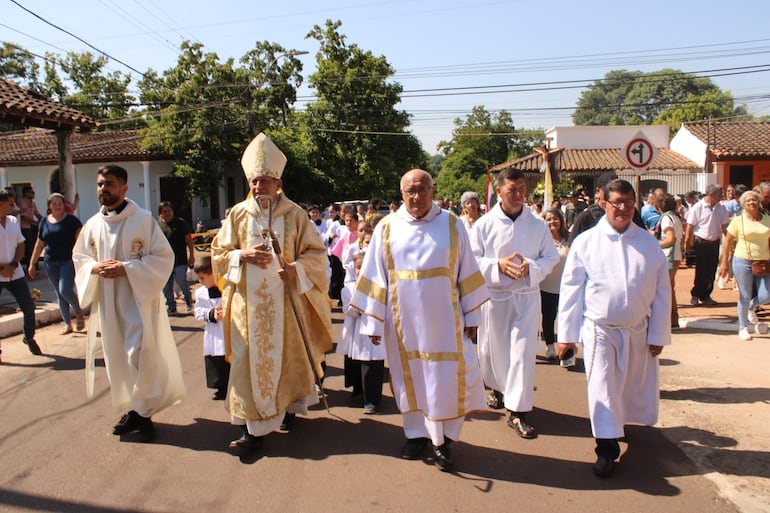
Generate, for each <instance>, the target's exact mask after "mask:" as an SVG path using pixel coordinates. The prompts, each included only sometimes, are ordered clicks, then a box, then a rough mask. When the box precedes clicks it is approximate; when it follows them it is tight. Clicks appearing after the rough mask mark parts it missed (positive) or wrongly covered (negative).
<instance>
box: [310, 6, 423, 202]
mask: <svg viewBox="0 0 770 513" xmlns="http://www.w3.org/2000/svg"><path fill="white" fill-rule="evenodd" d="M340 27H341V23H340V22H339V21H337V22H332V21H331V20H327V21H326V24H325V25H324V26H323V27H320V26H318V25H316V26H315V27H313V29H312V30H311V31H310V32H309V33H308V35H307V38H310V39H315V40H316V41H318V42H319V43H320V48H319V50H318V52H317V54H316V64H317V68H316V72H315V73H313V74H312V75H311V76H310V78H309V83H310V85H311V87H313V88H314V89H315V91H316V96H317V97H318V100H317V101H316V102H313V103H311V104H309V105H308V107H307V116H306V117H305V122H306V125H305V127H306V130H307V137H308V140H309V144H310V145H311V146H312V147H313V148H314V150H315V153H314V154H313V155H311V156H310V158H311V162H310V163H311V165H312V167H313V168H314V169H315V170H316V172H317V173H318V174H319V175H322V176H325V177H326V179H327V181H328V184H329V185H330V187H331V190H332V194H333V195H334V197H335V198H337V199H352V198H354V197H355V198H367V197H372V196H376V197H382V196H383V195H385V196H394V195H396V194H397V192H398V181H399V178H400V176H401V175H402V174H403V173H404V172H405V171H407V170H409V169H410V168H413V167H418V166H419V167H422V166H424V165H425V160H426V158H425V155H424V153H423V151H422V148H421V146H420V143H419V141H418V140H417V139H416V138H415V137H414V136H413V135H411V134H409V133H408V132H407V127H408V126H409V116H408V114H407V113H406V112H404V111H400V110H397V109H396V105H397V104H398V103H399V102H400V101H401V91H402V90H403V88H402V87H401V85H400V84H398V83H396V82H389V81H388V78H389V77H390V76H392V75H393V73H394V70H393V68H392V67H391V66H390V64H388V62H387V60H386V59H385V57H383V56H379V57H378V56H375V55H373V54H372V53H371V52H369V51H364V50H362V49H361V48H359V47H358V46H357V45H355V44H348V43H347V41H346V38H345V36H344V35H342V34H340V33H339V32H338V30H339V28H340Z"/></svg>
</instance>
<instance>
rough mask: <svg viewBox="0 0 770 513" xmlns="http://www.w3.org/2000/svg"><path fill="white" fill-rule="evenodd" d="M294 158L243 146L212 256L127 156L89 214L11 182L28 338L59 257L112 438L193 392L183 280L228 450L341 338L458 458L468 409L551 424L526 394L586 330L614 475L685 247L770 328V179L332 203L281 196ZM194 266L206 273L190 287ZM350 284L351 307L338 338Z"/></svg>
mask: <svg viewBox="0 0 770 513" xmlns="http://www.w3.org/2000/svg"><path fill="white" fill-rule="evenodd" d="M286 162H287V159H286V157H285V156H284V154H283V153H282V152H281V150H280V149H279V148H278V147H277V146H276V145H275V144H274V143H273V142H272V141H271V140H270V139H269V138H267V137H266V136H265V135H264V134H259V135H258V136H257V137H256V138H255V139H254V140H253V141H251V143H250V144H249V145H248V147H247V149H246V150H245V152H244V154H243V158H242V160H241V165H242V167H243V171H244V174H245V177H246V180H247V183H248V187H249V195H248V196H247V198H246V199H244V200H243V201H241V202H239V203H237V204H236V205H233V206H232V207H231V208H230V209H228V212H227V215H226V217H225V219H224V220H223V221H222V226H221V229H220V230H219V231H218V232H217V234H216V236H215V237H214V239H213V241H212V243H211V249H210V253H209V254H208V255H206V256H199V257H198V258H197V259H196V255H195V248H194V246H193V243H192V233H191V229H190V226H189V225H188V224H187V222H186V221H185V220H183V219H181V218H179V217H177V216H176V215H175V214H174V206H173V205H172V204H171V203H169V202H167V201H164V202H162V203H161V204H160V205H159V207H158V217H157V218H154V217H153V216H152V214H151V213H150V212H148V211H146V210H144V209H142V208H140V207H139V206H138V205H137V204H136V203H134V202H133V201H131V200H130V199H128V198H127V197H126V195H127V192H128V185H127V183H128V180H127V172H126V170H125V169H123V168H121V167H119V166H114V165H108V166H103V167H101V168H100V169H99V170H98V172H97V177H96V189H97V195H98V199H99V203H100V205H101V208H100V209H99V211H98V212H97V213H96V214H94V215H93V216H92V217H91V218H90V219H88V220H87V221H86V222H85V223H84V224H81V222H80V220H79V219H78V218H77V217H75V216H74V215H73V214H72V213H70V212H68V206H67V203H66V202H65V199H64V197H63V196H62V195H61V194H58V193H54V194H51V196H50V197H49V198H48V202H47V213H46V215H45V216H43V215H41V214H40V212H38V211H37V208H36V207H35V205H34V190H31V188H29V189H28V188H25V190H24V199H25V200H26V201H21V202H20V203H19V202H14V200H13V198H12V192H13V191H0V227H2V231H1V233H2V235H3V244H2V247H0V261H2V262H8V263H6V264H0V290H2V288H8V289H9V290H10V291H11V293H12V294H13V295H14V296H15V297H16V299H17V301H18V303H19V306H20V308H21V310H22V311H23V312H24V338H23V340H24V343H25V344H27V345H28V347H29V350H30V351H31V352H32V353H33V354H41V352H42V351H41V349H40V347H39V346H38V344H37V343H36V342H35V339H34V334H35V331H34V330H35V322H34V306H33V303H32V300H31V298H30V297H29V296H30V294H29V287H28V285H27V279H26V277H25V272H26V274H27V275H28V276H29V277H30V278H34V277H35V276H36V272H37V264H38V261H39V259H40V258H41V256H43V255H44V257H43V258H44V263H45V269H46V273H47V275H48V278H49V280H51V283H52V284H53V285H54V288H55V290H56V293H57V297H58V302H59V308H60V310H61V313H62V319H63V321H64V326H63V328H62V330H61V333H62V334H69V333H71V332H73V331H74V330H76V331H82V330H84V329H86V326H87V356H86V370H87V388H88V390H89V394H91V393H93V380H94V373H95V365H94V354H95V351H96V349H97V347H98V343H99V338H101V343H102V347H103V350H104V355H105V364H106V367H107V371H108V376H109V380H110V389H111V398H112V404H113V407H114V408H115V410H116V411H119V412H120V413H121V417H120V419H119V420H118V422H117V423H116V424H115V425H114V427H113V429H112V433H113V434H114V435H116V436H121V437H132V439H134V440H138V441H143V442H147V441H150V440H152V439H153V438H154V436H155V427H154V424H153V422H152V416H153V415H154V414H156V413H157V412H159V411H161V410H162V409H164V408H166V407H168V406H170V405H172V404H175V403H177V402H179V401H181V400H182V399H183V398H184V397H185V394H186V391H185V386H184V382H183V379H182V370H181V366H180V362H179V356H178V354H177V349H176V345H175V343H174V338H173V334H172V332H171V328H170V323H169V315H173V314H175V313H176V296H175V293H174V286H175V285H176V286H177V287H178V288H179V289H180V292H181V295H182V298H183V300H184V302H185V305H186V306H187V311H188V312H193V313H194V316H195V318H196V319H198V320H200V321H201V322H202V323H203V326H204V330H203V337H202V348H203V356H204V368H205V374H206V384H207V386H208V387H209V388H211V389H213V390H214V392H213V394H212V399H214V400H217V401H223V402H224V405H225V409H226V411H227V415H228V416H229V420H230V422H231V424H233V425H234V426H237V427H238V429H239V431H238V434H237V436H236V437H235V438H234V439H233V440H232V442H230V444H229V449H230V450H232V451H233V452H236V453H238V454H240V455H244V454H251V453H253V452H255V451H259V450H260V449H261V448H262V447H263V445H264V443H265V439H266V437H267V435H269V434H270V433H271V432H273V431H275V430H288V429H290V428H291V426H292V424H293V423H294V422H295V420H296V415H298V414H300V415H302V414H307V413H308V408H309V407H310V406H312V405H314V404H316V403H318V402H319V400H321V399H323V398H324V395H323V378H324V373H325V369H326V364H325V355H326V354H327V353H329V352H330V351H331V350H332V349H333V348H334V346H335V343H336V351H337V352H338V353H340V354H342V355H344V364H343V365H344V386H345V387H350V388H351V389H352V391H351V404H353V405H356V406H357V407H360V408H363V410H362V412H363V413H364V414H367V415H374V414H377V413H379V412H380V411H381V408H382V401H383V383H384V381H385V380H386V375H388V376H389V380H390V384H391V387H392V392H393V396H394V399H395V403H396V406H397V408H398V410H399V411H400V413H401V417H402V422H403V431H404V438H405V442H404V445H403V447H402V449H401V453H400V455H401V457H402V458H404V459H409V460H415V459H422V458H423V457H424V455H425V452H426V451H427V450H428V449H430V450H429V458H431V459H432V461H433V463H434V464H435V465H436V466H437V467H438V468H439V469H440V470H442V471H446V470H449V469H451V468H452V467H453V465H454V461H453V452H452V444H453V443H455V442H457V441H458V440H459V438H460V436H461V432H462V427H463V423H464V420H465V417H466V415H468V414H469V413H472V412H474V411H479V410H483V409H485V408H487V407H489V408H493V409H505V410H507V411H508V412H509V416H508V419H507V425H508V426H509V427H510V428H511V429H512V431H513V433H515V434H516V435H517V436H519V437H521V438H523V439H532V438H535V437H537V428H536V426H534V425H533V423H532V419H531V418H530V417H529V416H528V413H529V412H531V411H532V409H533V407H534V394H533V391H534V389H535V362H536V355H537V352H538V350H539V348H542V347H543V346H541V344H542V343H544V344H545V357H546V358H547V359H548V360H550V361H554V362H555V361H557V360H558V361H559V363H560V365H561V366H563V367H571V366H573V365H575V362H576V355H577V352H578V347H579V346H578V345H580V346H582V354H583V359H584V362H585V368H586V375H587V394H588V408H589V411H588V415H589V418H590V421H591V428H592V433H593V436H594V438H595V444H596V447H595V452H596V456H597V459H596V462H595V464H594V466H593V472H594V473H595V474H596V475H597V476H600V477H606V476H609V475H610V474H611V473H612V472H613V469H614V467H615V465H616V462H617V459H618V457H619V454H620V452H619V451H620V449H619V444H618V439H620V438H622V437H623V436H624V426H625V424H627V423H630V422H634V423H641V424H647V425H652V424H654V423H655V422H656V420H657V412H658V389H659V384H658V360H657V357H658V356H659V355H660V354H661V351H662V350H663V348H664V347H665V346H666V345H668V344H670V342H671V331H672V329H677V328H678V327H679V319H678V309H677V301H676V293H675V290H674V289H675V287H674V283H675V282H674V279H675V275H676V272H677V270H678V269H679V267H680V266H681V264H682V262H684V261H685V260H686V258H687V255H688V254H693V255H694V261H695V281H694V284H693V287H692V289H691V291H690V297H691V299H690V302H691V304H693V305H695V304H700V303H703V304H707V305H708V304H713V303H714V300H713V299H712V298H711V292H712V290H713V287H714V283H715V281H716V279H717V277H721V278H722V280H723V281H726V280H728V279H729V278H731V277H733V276H734V277H735V282H736V284H737V288H738V291H739V300H738V319H739V336H740V338H741V339H742V340H750V339H751V334H750V325H756V328H755V329H756V330H757V331H761V330H765V332H766V331H767V326H765V325H763V324H762V323H759V321H758V316H757V311H758V309H759V308H760V307H761V305H763V304H765V303H768V302H770V264H769V263H768V262H770V246H769V245H768V241H769V240H770V216H768V215H767V211H768V208H770V184H764V183H763V184H761V185H760V186H758V187H757V188H756V190H748V191H747V190H745V188H744V187H742V186H737V187H733V186H729V187H727V189H726V193H725V197H724V198H723V197H722V188H721V187H720V186H719V185H711V186H709V187H708V189H707V190H706V192H705V194H704V195H703V198H701V199H698V198H697V195H696V194H694V193H693V194H687V195H684V196H683V197H681V198H680V197H675V196H673V195H671V194H668V193H666V192H665V191H664V190H663V189H655V190H653V191H650V193H649V194H648V196H647V200H646V203H645V204H644V205H643V206H642V208H641V209H640V208H638V202H637V197H636V192H635V191H634V189H633V187H632V186H631V184H630V183H628V182H626V181H624V180H620V179H618V178H617V177H616V176H614V173H609V174H607V173H606V174H605V175H602V176H601V177H600V178H599V180H598V181H597V187H596V191H595V195H594V198H593V201H592V200H591V199H590V198H588V197H587V195H586V194H585V192H584V191H579V192H575V193H571V194H568V195H565V196H564V197H563V198H560V200H557V201H556V202H554V204H552V205H549V206H546V207H545V208H543V207H542V206H541V205H539V204H538V202H537V201H536V200H534V201H528V198H529V191H528V190H527V181H526V178H525V176H524V175H523V174H522V173H521V172H520V171H516V170H512V169H509V170H505V171H502V172H501V173H499V174H498V176H497V177H496V180H495V183H494V185H495V193H496V198H497V202H496V203H495V204H494V205H493V206H491V207H490V208H489V210H488V211H487V208H486V205H485V203H486V202H482V201H481V200H480V198H479V195H478V194H477V193H475V192H472V191H468V192H465V193H464V194H462V196H461V197H460V199H459V202H458V203H457V204H455V203H454V202H453V201H451V200H449V199H445V200H438V199H435V198H434V196H435V186H434V183H433V178H432V176H431V175H430V173H428V172H427V171H423V170H420V169H413V170H410V171H408V172H406V173H405V174H404V175H403V176H402V178H401V182H400V194H401V201H393V202H391V203H390V205H389V208H388V212H389V214H388V215H384V213H381V212H380V204H379V202H378V201H376V200H372V201H370V202H369V203H368V204H367V205H363V204H357V205H353V204H347V203H342V204H332V205H330V206H329V207H328V208H327V210H326V212H327V214H328V215H327V216H326V217H324V216H323V215H322V214H321V212H322V211H321V208H320V207H319V206H317V205H299V204H297V203H295V202H293V201H292V200H290V199H289V198H288V197H287V196H286V194H285V192H284V188H283V180H282V176H283V170H284V167H285V166H286ZM70 207H71V206H70ZM15 216H18V217H15ZM33 226H34V229H33ZM25 234H26V236H25ZM30 245H31V248H30ZM720 249H721V252H720ZM597 254H600V255H601V256H602V257H601V258H596V255H597ZM25 258H26V263H25V265H24V266H22V265H21V263H22V262H23V261H25V260H24V259H25ZM762 261H764V262H765V264H766V265H765V267H764V268H763V269H760V267H761V266H760V265H758V264H756V262H762ZM190 269H192V271H193V272H194V274H195V275H196V277H197V279H198V281H199V282H200V286H199V287H197V288H196V289H195V291H194V292H193V291H192V290H191V288H190V286H189V285H190V284H189V280H188V276H189V272H188V270H190ZM424 298H430V301H425V300H424ZM335 301H339V303H338V305H339V307H340V308H341V311H342V314H343V315H344V325H343V328H342V331H341V336H340V338H339V339H337V340H335V339H334V337H333V334H332V323H331V311H332V307H333V306H335ZM88 308H90V316H89V322H88V323H86V317H85V314H84V312H85V311H86V309H88ZM70 310H72V312H71V311H70ZM73 314H74V319H75V325H74V328H73V325H72V319H73ZM541 341H542V342H541Z"/></svg>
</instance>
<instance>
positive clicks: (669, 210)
mask: <svg viewBox="0 0 770 513" xmlns="http://www.w3.org/2000/svg"><path fill="white" fill-rule="evenodd" d="M657 207H658V210H659V211H660V212H662V214H661V216H660V219H659V220H658V229H657V230H656V232H658V234H659V235H658V239H659V240H660V248H661V249H662V250H663V254H664V255H666V258H667V259H668V277H669V280H671V329H679V309H678V308H677V305H676V289H675V288H674V278H675V277H676V271H677V269H679V265H680V264H681V263H682V234H683V231H684V225H683V224H682V219H681V218H680V217H679V214H678V213H677V210H676V198H675V197H674V196H672V195H671V194H663V196H661V197H660V198H658V205H657Z"/></svg>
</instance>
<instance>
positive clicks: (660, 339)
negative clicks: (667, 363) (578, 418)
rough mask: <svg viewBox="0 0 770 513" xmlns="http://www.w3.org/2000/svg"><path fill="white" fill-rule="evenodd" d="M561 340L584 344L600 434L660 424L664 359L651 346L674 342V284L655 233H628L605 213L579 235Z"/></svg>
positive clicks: (564, 288) (568, 272)
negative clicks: (660, 361) (660, 362)
mask: <svg viewBox="0 0 770 513" xmlns="http://www.w3.org/2000/svg"><path fill="white" fill-rule="evenodd" d="M559 338H560V341H563V342H581V343H582V344H583V356H584V358H585V366H586V378H587V379H588V410H589V415H590V418H591V429H592V431H593V435H594V437H595V438H620V437H622V436H623V434H624V431H623V426H624V425H625V424H627V423H631V422H634V423H639V424H647V425H652V424H655V422H657V420H658V400H659V384H658V359H657V358H656V357H653V356H652V355H651V354H650V352H649V349H648V345H656V346H665V345H669V344H670V343H671V287H670V284H669V278H668V264H667V262H666V257H665V256H664V255H663V251H661V249H660V246H659V244H658V241H657V240H656V239H655V238H654V237H653V236H652V235H650V234H649V233H648V232H647V231H646V230H644V229H642V228H639V227H638V226H636V225H635V224H634V223H631V224H630V225H629V226H628V228H627V229H626V231H625V232H624V233H622V234H620V233H618V232H616V231H615V229H614V228H612V226H610V224H609V223H608V222H607V219H606V217H602V218H601V219H600V220H599V223H598V224H597V225H596V227H594V228H592V229H591V230H588V231H586V232H584V233H582V234H580V236H579V237H577V238H576V239H575V241H574V242H573V243H572V246H571V248H570V251H569V255H567V262H566V264H565V265H564V274H563V275H562V279H561V291H560V296H559Z"/></svg>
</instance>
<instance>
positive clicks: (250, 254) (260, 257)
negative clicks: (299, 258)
mask: <svg viewBox="0 0 770 513" xmlns="http://www.w3.org/2000/svg"><path fill="white" fill-rule="evenodd" d="M273 258H275V255H274V253H273V250H272V249H271V248H270V247H269V246H267V245H265V244H258V245H256V246H252V247H250V248H246V249H242V250H241V253H240V259H241V262H246V263H247V264H254V265H256V266H259V267H260V268H262V269H267V266H268V265H269V264H270V262H272V261H273ZM278 277H279V278H281V280H283V281H285V282H292V281H294V280H296V279H297V268H296V267H295V265H294V263H293V262H292V263H287V264H286V265H285V266H284V267H283V268H282V269H279V270H278Z"/></svg>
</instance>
